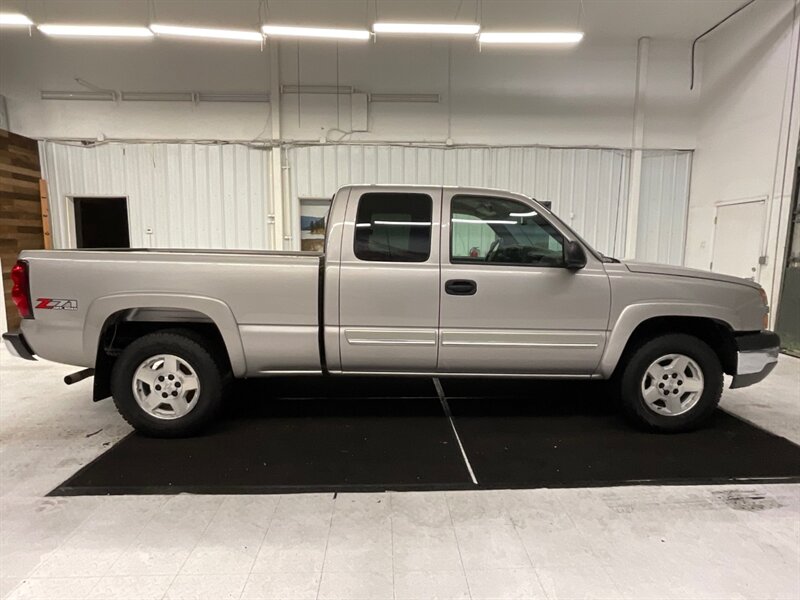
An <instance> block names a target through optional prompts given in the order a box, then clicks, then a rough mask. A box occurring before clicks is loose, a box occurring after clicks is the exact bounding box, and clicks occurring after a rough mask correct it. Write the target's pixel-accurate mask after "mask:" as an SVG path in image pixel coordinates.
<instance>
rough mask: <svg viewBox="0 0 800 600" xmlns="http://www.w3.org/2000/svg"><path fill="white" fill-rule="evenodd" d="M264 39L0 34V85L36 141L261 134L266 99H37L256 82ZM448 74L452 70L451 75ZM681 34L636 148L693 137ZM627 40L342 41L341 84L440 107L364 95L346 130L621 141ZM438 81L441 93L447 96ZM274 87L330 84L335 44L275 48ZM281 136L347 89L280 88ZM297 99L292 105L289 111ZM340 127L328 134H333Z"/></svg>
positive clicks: (301, 136) (333, 108)
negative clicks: (360, 115) (519, 43)
mask: <svg viewBox="0 0 800 600" xmlns="http://www.w3.org/2000/svg"><path fill="white" fill-rule="evenodd" d="M269 68H270V67H269V49H262V48H260V47H259V45H258V44H256V45H241V44H238V43H233V44H231V43H209V42H207V41H187V40H177V41H176V40H169V39H162V38H159V39H155V40H144V41H108V40H104V41H99V40H94V41H92V40H89V41H86V40H65V39H55V38H48V37H46V36H43V35H42V34H40V33H39V32H38V31H35V30H34V31H33V32H32V34H31V35H28V32H27V30H13V29H9V28H4V29H3V30H2V33H1V34H0V94H3V95H5V96H6V98H7V102H8V112H9V117H10V122H11V127H12V129H13V130H14V131H16V132H18V133H20V134H22V135H26V136H28V137H34V138H48V137H69V138H87V139H96V138H97V137H98V136H104V137H105V138H148V139H154V138H155V139H175V140H177V139H218V140H253V139H269V138H270V134H271V127H270V126H271V124H270V121H269V118H270V106H269V104H235V103H234V104H229V103H224V104H220V103H214V104H212V103H200V104H199V105H197V106H194V105H192V104H191V103H187V102H119V103H113V102H75V101H43V100H40V99H39V94H40V91H41V90H45V89H46V90H79V89H83V88H81V87H80V86H79V85H78V84H77V83H76V82H75V78H81V79H84V80H86V81H88V82H91V83H92V84H94V85H96V86H99V87H101V88H107V89H113V90H118V91H119V90H124V91H230V92H262V93H263V92H266V91H267V90H268V88H269V75H270V73H269ZM448 71H449V75H448ZM687 73H688V44H687V42H686V41H685V40H679V41H668V40H654V41H653V43H652V44H651V56H650V73H649V77H648V89H647V94H646V98H645V106H646V115H645V116H646V124H645V130H646V135H645V145H646V146H647V147H650V148H691V147H693V146H694V134H695V126H694V121H693V114H694V109H693V107H694V104H695V103H696V98H697V94H692V93H690V92H689V90H688V86H687ZM635 74H636V40H635V38H629V39H605V38H597V37H595V38H591V37H588V38H587V39H586V40H585V41H584V42H583V43H581V44H579V45H578V46H576V47H573V48H560V49H549V50H547V49H544V50H543V49H519V48H487V47H484V48H483V50H482V51H479V49H478V47H477V45H476V44H475V42H474V41H473V40H469V41H455V42H452V45H450V44H449V43H448V42H444V41H425V40H422V41H420V40H396V39H386V38H383V39H379V40H378V41H377V42H375V43H365V44H347V43H341V44H339V50H338V81H339V83H340V84H341V85H349V86H353V87H355V88H357V89H359V90H363V91H365V92H402V93H438V94H440V95H441V102H440V103H439V104H389V103H384V104H377V103H376V104H372V105H371V106H370V115H369V127H370V130H369V132H367V133H364V134H353V135H351V136H350V137H349V138H348V139H350V140H353V141H357V140H369V141H403V140H405V141H416V142H420V141H425V142H428V141H435V142H444V141H445V140H446V139H447V138H448V137H450V138H452V139H453V140H454V141H455V142H456V143H489V144H542V145H559V146H560V145H565V146H586V145H589V146H595V145H596V146H606V147H621V148H625V147H630V145H631V129H632V118H633V100H634V91H635V90H634V87H635ZM448 79H449V81H450V95H449V96H448ZM280 81H281V83H283V84H295V83H297V82H298V81H299V82H300V83H301V84H335V83H336V82H337V50H336V44H335V43H330V42H328V43H319V42H316V43H315V42H309V41H305V42H302V43H300V45H299V79H298V44H297V43H296V42H293V41H286V42H282V43H281V44H280ZM281 108H282V118H281V126H282V132H281V134H282V138H283V139H288V140H319V139H320V137H321V136H322V135H325V134H326V133H328V132H329V130H331V129H332V128H338V129H342V130H345V131H347V130H349V129H350V97H349V96H339V98H338V109H339V110H338V115H337V97H336V96H334V95H328V96H323V95H302V96H300V97H298V96H297V95H293V94H287V95H284V96H283V98H282V107H281ZM298 108H299V113H298ZM341 135H342V134H340V133H337V132H330V133H329V137H330V139H331V140H337V139H339V138H340V136H341Z"/></svg>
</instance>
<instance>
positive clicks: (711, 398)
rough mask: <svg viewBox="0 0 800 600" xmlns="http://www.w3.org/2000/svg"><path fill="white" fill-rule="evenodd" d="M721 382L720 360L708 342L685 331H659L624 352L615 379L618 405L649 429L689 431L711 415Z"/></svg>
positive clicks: (719, 392) (717, 399) (718, 397)
mask: <svg viewBox="0 0 800 600" xmlns="http://www.w3.org/2000/svg"><path fill="white" fill-rule="evenodd" d="M722 384H723V378H722V366H721V365H720V361H719V358H718V357H717V354H716V353H715V352H714V350H712V349H711V347H710V346H709V345H708V344H706V343H705V342H704V341H703V340H701V339H699V338H696V337H694V336H691V335H686V334H667V335H662V336H659V337H656V338H653V339H650V340H648V341H646V342H644V343H643V344H641V345H640V346H639V347H638V348H636V349H635V350H634V351H633V352H632V353H631V354H630V355H628V359H627V364H625V365H624V367H623V371H622V376H621V379H620V395H621V400H622V409H623V412H624V413H625V414H626V416H627V417H629V418H630V419H631V420H633V421H634V422H635V423H637V424H639V425H642V426H644V427H646V428H649V429H653V430H657V431H668V432H677V431H690V430H692V429H696V428H697V427H699V426H701V425H702V424H703V423H704V422H705V421H706V420H707V419H709V418H710V417H711V415H712V414H713V412H714V410H715V409H716V407H717V405H718V404H719V399H720V396H721V395H722Z"/></svg>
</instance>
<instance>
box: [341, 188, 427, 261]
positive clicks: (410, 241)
mask: <svg viewBox="0 0 800 600" xmlns="http://www.w3.org/2000/svg"><path fill="white" fill-rule="evenodd" d="M432 210H433V200H431V197H430V196H428V195H426V194H390V193H370V194H364V195H363V196H361V199H360V200H359V201H358V214H357V215H356V235H355V246H354V250H355V255H356V258H358V259H360V260H379V261H388V262H425V261H426V260H428V257H429V256H430V255H431V214H432Z"/></svg>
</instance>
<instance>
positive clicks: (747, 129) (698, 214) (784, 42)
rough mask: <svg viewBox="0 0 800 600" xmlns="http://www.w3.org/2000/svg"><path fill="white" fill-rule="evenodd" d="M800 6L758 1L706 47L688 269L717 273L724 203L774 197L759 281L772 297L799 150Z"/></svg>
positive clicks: (773, 0) (770, 200) (782, 1)
mask: <svg viewBox="0 0 800 600" xmlns="http://www.w3.org/2000/svg"><path fill="white" fill-rule="evenodd" d="M794 5H795V3H794V1H793V0H771V1H769V2H756V3H755V4H753V5H752V6H750V7H749V8H747V9H746V11H743V12H742V13H741V14H740V15H739V16H737V17H736V18H735V19H734V20H731V21H730V22H728V23H726V24H725V25H724V26H723V27H722V28H720V29H719V30H717V31H715V32H714V33H713V34H712V36H711V37H710V39H709V40H708V41H707V42H703V45H704V47H703V48H702V76H701V79H700V85H701V87H702V100H701V106H700V112H699V120H698V132H697V146H696V151H695V156H694V163H693V168H692V185H691V197H690V205H689V230H688V238H687V244H686V264H687V265H688V266H691V267H697V268H703V269H707V268H709V264H710V262H711V256H712V235H713V231H714V213H715V205H716V204H717V203H719V202H724V201H730V200H738V199H745V198H756V197H766V198H767V212H768V221H769V222H768V226H767V231H766V238H765V245H764V252H765V254H766V256H767V264H766V265H764V266H763V267H761V270H760V272H759V273H758V275H757V278H756V279H757V281H759V282H760V283H761V284H762V285H763V286H764V287H765V288H766V289H767V291H768V292H771V293H770V297H775V296H776V294H777V290H778V289H779V282H778V280H779V278H780V276H781V271H782V268H781V262H782V258H783V253H784V243H785V238H786V224H787V223H788V211H789V203H790V194H791V190H792V171H793V165H794V156H795V148H796V146H797V131H798V121H797V117H798V107H797V96H796V94H797V87H796V86H797V81H795V80H794V74H795V66H796V58H797V43H796V42H797V33H798V19H797V16H796V15H795V14H794ZM793 94H794V95H795V98H794V103H793V102H792V96H793ZM790 116H791V118H792V120H791V123H790V120H789V119H790ZM790 134H791V135H790ZM787 157H788V168H786V166H787ZM754 226H759V224H754Z"/></svg>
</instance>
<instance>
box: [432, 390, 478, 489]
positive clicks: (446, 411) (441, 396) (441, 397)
mask: <svg viewBox="0 0 800 600" xmlns="http://www.w3.org/2000/svg"><path fill="white" fill-rule="evenodd" d="M433 386H434V387H435V388H436V393H437V394H439V402H441V403H442V410H444V414H445V416H446V417H447V420H448V421H450V427H452V428H453V435H454V436H456V441H457V442H458V447H459V449H460V450H461V457H462V458H463V459H464V464H466V465H467V471H469V476H470V479H472V483H474V484H475V485H478V480H477V479H476V478H475V471H473V470H472V465H471V464H469V458H467V453H466V452H465V451H464V444H462V443H461V438H460V437H459V435H458V430H457V429H456V424H455V423H453V413H451V412H450V405H449V404H448V403H447V397H446V396H445V395H444V390H443V389H442V384H441V382H440V381H439V378H438V377H434V378H433Z"/></svg>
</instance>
